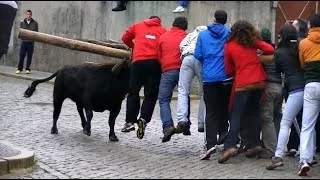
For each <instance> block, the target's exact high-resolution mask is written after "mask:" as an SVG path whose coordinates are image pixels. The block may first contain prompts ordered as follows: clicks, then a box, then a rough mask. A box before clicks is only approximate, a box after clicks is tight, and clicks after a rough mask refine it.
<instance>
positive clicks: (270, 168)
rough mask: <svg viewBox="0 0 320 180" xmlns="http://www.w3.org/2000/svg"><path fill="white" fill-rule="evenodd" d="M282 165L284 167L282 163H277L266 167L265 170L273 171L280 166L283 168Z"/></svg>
mask: <svg viewBox="0 0 320 180" xmlns="http://www.w3.org/2000/svg"><path fill="white" fill-rule="evenodd" d="M283 165H284V163H283V162H278V163H276V164H273V165H270V166H267V167H266V169H267V170H274V169H275V168H277V167H281V166H283Z"/></svg>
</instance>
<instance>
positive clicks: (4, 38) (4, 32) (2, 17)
mask: <svg viewBox="0 0 320 180" xmlns="http://www.w3.org/2000/svg"><path fill="white" fill-rule="evenodd" d="M16 13H17V9H15V8H13V7H11V6H9V5H7V4H0V59H1V57H2V55H3V54H7V53H8V48H9V42H10V36H11V30H12V26H13V22H14V19H15V17H16Z"/></svg>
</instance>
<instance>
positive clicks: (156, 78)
mask: <svg viewBox="0 0 320 180" xmlns="http://www.w3.org/2000/svg"><path fill="white" fill-rule="evenodd" d="M166 31H167V30H166V29H165V28H164V27H163V26H162V25H161V20H160V18H159V17H158V16H151V17H150V18H149V19H145V20H143V21H140V22H138V23H135V24H133V25H131V26H130V27H129V28H128V29H126V30H125V32H124V33H123V35H122V41H123V42H124V43H125V44H126V45H127V46H128V47H129V48H132V50H133V52H132V65H131V73H130V82H129V94H128V97H127V112H126V123H125V125H124V128H123V129H122V132H129V131H131V130H134V125H133V124H134V123H138V130H137V137H138V138H139V139H142V138H143V136H144V131H145V128H146V125H147V123H149V122H150V120H151V117H152V114H153V111H154V107H155V105H156V102H157V97H158V92H159V83H160V77H161V68H160V64H159V62H158V49H157V44H158V40H159V37H160V35H162V34H163V33H165V32H166ZM133 40H134V42H133ZM142 86H144V96H145V98H144V100H143V103H142V107H141V112H140V117H139V119H138V120H137V118H138V115H139V110H140V97H139V92H140V90H141V87H142Z"/></svg>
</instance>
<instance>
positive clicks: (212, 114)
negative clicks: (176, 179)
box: [177, 10, 233, 160]
mask: <svg viewBox="0 0 320 180" xmlns="http://www.w3.org/2000/svg"><path fill="white" fill-rule="evenodd" d="M226 22H227V13H226V12H225V11H224V10H217V11H216V12H215V14H214V23H213V24H210V25H208V28H207V29H206V30H203V31H201V32H200V33H199V35H198V39H197V43H196V47H195V50H194V57H195V58H196V59H198V60H199V61H200V63H201V66H202V71H201V76H202V79H203V92H204V94H203V98H204V102H205V105H206V116H205V128H206V129H205V133H206V149H207V150H206V153H205V154H204V156H203V157H202V158H201V159H202V160H206V159H209V158H210V156H211V154H212V153H214V152H215V151H216V147H215V146H216V145H217V134H219V139H221V137H225V136H226V135H227V133H228V102H229V96H230V92H231V87H232V79H233V78H232V77H230V76H228V75H226V73H225V71H224V62H223V57H224V54H223V46H224V44H225V42H226V41H227V37H228V35H229V33H230V29H229V28H227V27H225V24H226ZM179 126H180V127H185V126H186V122H183V121H182V122H179V124H178V127H177V129H179V128H180V127H179Z"/></svg>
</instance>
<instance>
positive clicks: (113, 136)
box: [109, 106, 121, 141]
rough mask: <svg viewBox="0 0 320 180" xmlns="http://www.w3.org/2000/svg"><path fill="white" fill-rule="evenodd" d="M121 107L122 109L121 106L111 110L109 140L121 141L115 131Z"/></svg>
mask: <svg viewBox="0 0 320 180" xmlns="http://www.w3.org/2000/svg"><path fill="white" fill-rule="evenodd" d="M120 109H121V106H120V108H118V109H116V110H113V111H110V115H109V128H110V132H109V140H110V141H119V139H118V137H117V136H116V134H115V133H114V125H115V123H116V118H117V117H118V115H119V112H120Z"/></svg>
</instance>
